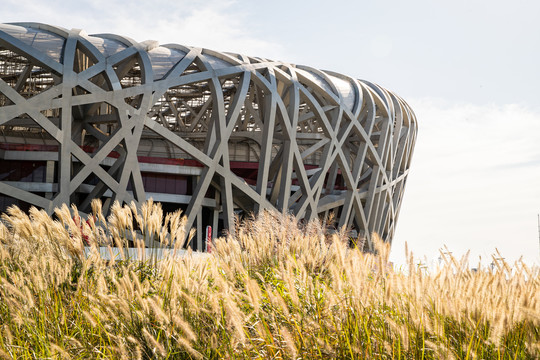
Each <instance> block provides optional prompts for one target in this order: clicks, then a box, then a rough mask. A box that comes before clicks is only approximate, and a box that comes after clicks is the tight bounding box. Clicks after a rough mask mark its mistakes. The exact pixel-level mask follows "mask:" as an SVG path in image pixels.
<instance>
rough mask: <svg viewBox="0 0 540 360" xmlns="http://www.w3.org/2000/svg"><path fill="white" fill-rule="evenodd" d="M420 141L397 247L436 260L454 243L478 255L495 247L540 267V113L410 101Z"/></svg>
mask: <svg viewBox="0 0 540 360" xmlns="http://www.w3.org/2000/svg"><path fill="white" fill-rule="evenodd" d="M409 103H410V104H411V106H412V108H413V109H414V110H415V112H416V115H417V117H418V123H419V134H418V143H417V146H416V149H415V154H414V157H413V163H412V168H411V174H410V178H409V182H408V184H407V189H406V191H405V199H404V204H403V207H402V209H401V215H400V219H399V221H398V227H397V233H396V238H395V240H394V244H393V247H394V248H393V253H392V257H393V258H394V261H396V262H398V263H403V262H404V261H405V259H404V257H403V243H404V242H405V241H407V242H408V243H409V248H410V249H412V250H413V251H414V252H415V253H417V254H419V255H426V256H427V257H428V258H432V257H436V256H437V254H438V250H439V249H441V248H442V247H443V246H444V245H447V246H448V247H449V248H450V249H451V250H454V251H455V253H457V254H464V253H465V252H466V251H467V250H468V249H471V256H472V257H476V256H478V255H483V257H484V258H485V259H486V258H487V259H489V254H490V253H492V252H493V251H494V249H495V248H498V249H499V250H501V253H502V254H504V255H505V256H508V258H509V259H512V260H515V259H518V258H519V257H520V256H521V255H523V256H524V258H525V259H526V260H527V261H528V262H535V261H536V262H538V261H539V259H538V253H539V249H538V232H537V230H538V229H537V226H536V214H537V213H538V212H540V186H538V184H539V183H540V181H539V180H540V167H538V166H533V165H535V164H536V165H537V164H538V159H539V157H538V155H539V153H538V134H540V113H538V112H535V111H533V110H531V109H529V108H527V107H525V106H523V105H518V104H508V105H484V106H481V105H473V104H461V105H455V104H448V103H445V102H443V101H439V100H434V99H411V100H410V101H409Z"/></svg>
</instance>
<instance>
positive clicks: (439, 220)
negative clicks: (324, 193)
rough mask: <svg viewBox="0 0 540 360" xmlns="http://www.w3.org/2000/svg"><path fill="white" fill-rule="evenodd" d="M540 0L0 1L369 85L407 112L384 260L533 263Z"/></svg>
mask: <svg viewBox="0 0 540 360" xmlns="http://www.w3.org/2000/svg"><path fill="white" fill-rule="evenodd" d="M539 14H540V2H535V1H523V0H517V1H513V2H507V1H500V0H493V1H478V0H468V1H464V0H454V1H436V0H424V1H422V0H409V1H396V0H394V1H390V0H389V1H375V0H372V1H356V2H353V1H342V0H334V1H290V0H289V1H282V0H277V1H267V2H261V1H247V0H239V1H215V0H210V1H196V0H195V1H194V0H191V1H183V0H177V1H164V0H154V1H140V0H134V1H130V2H129V5H127V4H126V3H125V2H121V1H118V0H93V1H87V0H83V1H77V2H67V1H54V0H52V1H40V2H36V1H33V0H4V1H3V3H2V12H1V13H0V22H14V21H37V22H44V23H49V24H53V25H59V26H63V27H66V28H82V29H85V30H86V31H87V32H88V33H89V34H92V33H104V32H109V33H117V34H121V35H126V36H129V37H132V38H134V39H135V40H138V41H144V40H148V39H153V40H158V41H160V43H162V44H166V43H170V42H175V43H180V44H185V45H192V46H200V47H207V48H211V49H215V50H222V51H232V52H240V53H245V54H249V55H254V56H261V57H267V58H272V59H276V60H282V61H286V62H291V63H297V64H305V65H309V66H313V67H317V68H322V69H328V70H334V71H338V72H341V73H344V74H347V75H350V76H354V77H356V78H360V79H366V80H369V81H372V82H375V83H378V84H380V85H382V86H384V87H386V88H388V89H389V90H391V91H394V92H396V93H397V94H398V95H400V96H401V97H403V98H404V99H405V100H406V101H407V102H409V103H410V105H411V106H412V107H413V109H414V110H415V112H416V115H417V117H418V122H419V135H418V144H417V148H416V150H415V156H414V158H413V164H412V169H411V176H410V179H409V183H408V185H407V189H406V193H405V198H404V203H403V206H402V211H401V217H400V220H399V222H398V226H397V234H396V237H395V241H394V245H393V253H392V259H393V260H394V261H396V262H397V263H402V262H403V261H404V256H403V244H404V242H405V241H407V242H408V244H409V248H410V249H411V250H413V252H414V253H415V254H416V255H418V256H425V257H426V258H428V260H430V259H433V258H435V257H436V256H437V253H438V249H439V248H441V247H442V246H443V245H444V244H446V245H447V246H448V247H449V248H450V250H452V251H454V253H456V254H458V255H459V254H463V253H465V252H466V250H467V249H471V261H472V262H475V261H476V259H477V256H478V255H483V256H484V257H486V256H487V255H489V254H490V253H492V252H493V250H494V248H495V247H497V248H499V250H500V251H501V253H502V254H503V256H506V257H507V258H508V259H509V260H515V259H517V258H518V257H519V256H521V255H523V256H524V257H525V259H526V260H527V261H528V262H529V263H533V262H536V263H540V259H539V252H540V249H539V242H538V229H537V222H536V221H537V218H536V216H537V213H538V212H540V101H539V97H540V71H539V70H538V66H539V64H540V25H539V22H538V21H537V17H538V15H539Z"/></svg>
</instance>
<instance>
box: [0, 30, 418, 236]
mask: <svg viewBox="0 0 540 360" xmlns="http://www.w3.org/2000/svg"><path fill="white" fill-rule="evenodd" d="M0 78H1V79H0V130H1V132H0V141H1V143H0V145H1V146H0V162H1V163H0V166H3V168H4V170H3V171H0V195H2V196H3V199H4V205H3V206H4V207H5V206H7V205H9V204H11V203H27V204H31V205H35V206H38V207H41V208H43V209H46V210H47V211H49V212H51V211H52V210H53V209H54V208H55V207H57V206H59V205H61V204H63V203H75V204H76V205H77V206H78V207H79V209H80V210H81V211H88V210H89V204H90V201H91V199H93V198H96V197H97V198H102V199H103V200H104V201H105V203H106V205H110V204H111V202H112V201H115V200H118V201H120V202H127V203H129V202H131V201H135V202H141V201H144V200H146V199H147V198H150V197H152V198H154V200H157V201H162V202H164V203H167V204H169V205H170V206H171V207H174V206H176V207H182V208H183V209H184V211H185V214H186V215H187V217H188V224H189V226H195V227H196V228H197V229H198V232H197V233H198V234H199V242H198V243H199V245H198V246H200V234H201V233H202V231H201V229H202V228H203V226H204V225H208V224H209V225H214V228H217V227H218V226H219V227H220V228H229V226H230V225H231V223H232V221H233V216H234V213H235V212H239V211H243V212H248V213H249V212H257V211H259V210H261V209H277V210H279V211H281V212H291V213H293V214H294V215H296V217H297V218H299V219H306V220H310V219H314V218H317V217H321V218H323V217H324V216H325V215H328V214H329V212H333V213H334V214H336V215H337V217H336V223H335V224H334V226H336V227H341V226H350V227H351V228H354V229H356V230H357V231H359V232H360V234H361V235H365V236H366V237H367V238H368V239H369V234H370V233H371V232H372V231H375V232H378V233H379V234H381V235H382V237H383V238H384V239H385V240H386V241H391V238H392V235H393V233H394V229H395V224H396V219H397V216H398V212H399V208H400V204H401V199H402V196H403V191H404V185H405V181H406V178H407V175H408V172H409V165H410V159H411V155H412V152H413V146H414V142H415V138H416V132H417V128H416V119H415V116H414V114H413V112H412V110H411V109H410V108H409V106H408V105H407V104H406V103H405V102H404V101H403V100H402V99H401V98H399V97H398V96H396V95H394V94H392V93H391V92H389V91H387V90H385V89H383V88H381V87H379V86H377V85H375V84H372V83H370V82H367V81H360V80H356V79H353V78H350V77H347V76H344V75H341V74H337V73H334V72H330V71H321V70H317V69H313V68H310V67H306V66H299V65H292V64H287V63H283V62H277V61H271V60H268V59H263V58H257V57H249V56H243V55H237V54H230V53H220V52H216V51H211V50H207V49H201V48H193V47H186V46H181V45H176V44H172V45H165V46H159V45H158V43H157V42H155V41H145V42H142V43H138V42H136V41H133V40H131V39H129V38H126V37H121V36H117V35H111V34H101V35H93V36H88V35H87V34H86V33H84V32H83V31H80V30H71V31H68V30H66V29H63V28H59V27H53V26H49V25H44V24H35V23H17V24H3V25H0ZM2 164H3V165H2ZM29 164H33V167H32V168H31V169H30V170H24V169H26V167H30V165H29ZM25 166H26V167H25ZM8 168H9V169H11V170H9V171H8V170H6V169H8ZM20 169H23V170H20ZM36 169H40V170H39V171H38V170H36ZM17 171H19V175H20V176H18V177H17V176H15V175H13V173H17ZM149 179H150V180H149ZM156 179H157V180H156ZM0 210H2V204H1V203H0ZM215 233H216V232H214V234H215Z"/></svg>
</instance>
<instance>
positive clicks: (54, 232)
mask: <svg viewBox="0 0 540 360" xmlns="http://www.w3.org/2000/svg"><path fill="white" fill-rule="evenodd" d="M93 209H94V210H93V211H94V214H93V217H91V218H90V220H89V221H88V223H86V222H85V221H82V222H81V221H75V220H74V219H73V211H70V209H69V208H67V207H64V208H62V209H59V210H57V212H56V219H57V220H51V218H50V217H49V216H47V215H46V214H45V213H44V212H40V211H38V210H35V209H33V210H31V212H30V215H26V214H24V213H23V212H21V211H20V210H18V209H16V208H11V209H10V210H9V211H8V214H5V215H4V216H3V218H2V221H3V224H0V243H1V244H2V246H0V358H5V359H11V358H17V359H25V358H29V359H30V358H32V359H34V358H55V359H56V358H58V359H60V358H78V359H86V358H114V359H116V358H134V359H139V358H144V359H150V358H152V359H153V358H171V359H183V358H185V359H189V358H193V359H205V358H231V359H235V358H249V359H251V358H263V359H267V358H268V359H279V358H291V359H292V358H294V359H298V358H302V359H312V358H313V359H316V358H321V359H322V358H324V359H327V358H341V359H349V358H359V359H538V358H540V345H539V344H540V277H539V270H538V269H537V268H534V269H533V268H529V267H527V265H525V264H523V263H516V264H514V265H510V264H507V263H505V262H504V260H502V259H501V258H500V257H494V264H495V267H494V268H493V269H492V268H483V267H480V268H478V270H477V271H471V270H470V266H469V264H467V262H466V260H462V259H455V258H453V257H451V256H450V255H448V254H446V253H443V254H442V256H443V258H444V263H443V264H442V265H441V267H440V268H438V269H431V270H429V271H428V270H426V269H425V268H422V267H419V266H417V265H415V261H414V260H413V259H412V258H411V260H410V265H409V267H408V268H407V269H402V270H399V271H395V270H393V269H392V268H391V266H389V264H388V252H389V248H388V247H387V246H386V245H384V244H382V243H380V242H377V243H376V250H377V251H376V254H367V253H363V252H361V251H360V250H359V249H357V248H355V247H352V248H351V247H349V246H348V243H349V239H347V238H346V237H345V236H344V235H339V234H334V235H325V231H324V229H323V228H322V227H321V225H320V224H319V223H316V222H313V223H309V224H303V225H299V224H298V223H297V222H296V221H295V220H294V218H292V217H284V216H281V215H277V214H273V213H262V214H261V215H260V216H259V217H258V218H256V219H252V220H249V221H245V222H243V223H241V224H239V225H238V226H237V227H236V231H235V233H234V235H229V236H228V237H227V238H221V239H218V240H217V241H216V242H215V244H214V250H213V252H212V254H211V256H209V257H207V258H203V259H197V260H196V259H193V258H192V257H190V256H189V254H188V255H187V256H185V257H183V258H181V259H178V258H177V257H176V256H174V252H175V251H177V250H178V248H179V247H180V246H182V245H183V239H184V237H185V236H184V235H185V231H184V224H185V220H184V219H182V217H181V214H180V213H174V214H163V211H162V210H161V207H160V205H159V204H153V203H151V202H149V203H146V204H145V205H144V206H143V207H142V208H141V209H140V210H137V209H136V208H135V207H123V208H122V207H120V206H118V205H117V206H115V207H114V209H113V211H112V215H111V216H110V217H109V218H108V219H104V217H103V215H102V214H101V208H100V204H99V203H98V202H94V203H93ZM76 220H77V219H76ZM106 220H107V221H106ZM81 223H82V225H81ZM136 229H140V231H141V232H142V235H138V234H137V233H136V231H135V230H136ZM137 237H138V238H142V237H150V238H154V239H159V240H160V241H161V242H162V243H163V244H164V245H168V244H175V245H174V246H172V247H171V250H170V252H171V256H167V255H166V256H165V257H163V258H162V259H158V258H149V259H148V260H147V261H145V262H142V261H133V260H129V259H117V260H113V261H105V260H103V259H102V258H101V257H100V256H99V255H98V253H97V250H96V249H97V246H100V245H101V246H107V245H109V246H116V247H118V246H125V245H126V240H125V239H126V238H130V239H131V238H137ZM141 241H142V240H141ZM85 242H87V243H89V244H90V246H91V247H92V248H93V249H94V250H93V251H91V252H90V255H89V256H88V257H87V256H84V251H83V250H84V246H85ZM136 242H139V241H137V240H136ZM175 246H176V248H177V249H176V250H175Z"/></svg>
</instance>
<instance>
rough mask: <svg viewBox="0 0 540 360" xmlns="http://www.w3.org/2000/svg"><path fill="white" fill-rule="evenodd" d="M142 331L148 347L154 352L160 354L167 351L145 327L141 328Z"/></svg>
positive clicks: (164, 353) (163, 354) (162, 354)
mask: <svg viewBox="0 0 540 360" xmlns="http://www.w3.org/2000/svg"><path fill="white" fill-rule="evenodd" d="M142 333H143V336H144V339H145V340H146V341H147V342H148V344H149V345H150V348H151V349H152V351H153V352H154V353H157V354H159V355H160V356H165V355H167V352H166V351H165V348H164V347H163V345H162V344H161V343H160V342H159V341H157V340H156V338H155V337H154V336H152V334H150V333H149V332H148V330H147V329H146V328H143V329H142Z"/></svg>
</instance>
